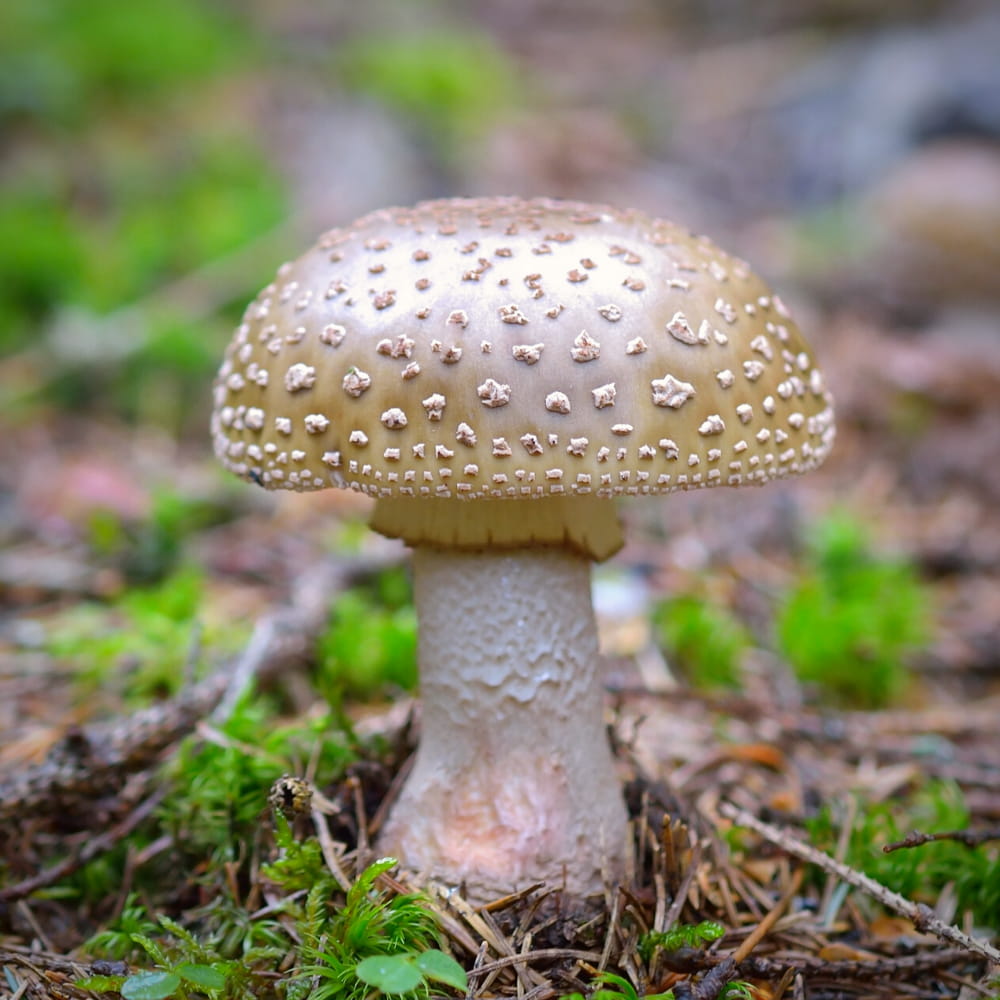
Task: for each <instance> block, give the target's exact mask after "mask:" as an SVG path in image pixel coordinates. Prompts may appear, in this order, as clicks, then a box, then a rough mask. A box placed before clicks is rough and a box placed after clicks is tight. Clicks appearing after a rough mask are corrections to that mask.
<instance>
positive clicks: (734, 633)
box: [653, 594, 750, 689]
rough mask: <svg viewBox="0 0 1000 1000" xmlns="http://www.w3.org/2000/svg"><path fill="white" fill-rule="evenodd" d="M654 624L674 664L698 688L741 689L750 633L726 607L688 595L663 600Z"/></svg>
mask: <svg viewBox="0 0 1000 1000" xmlns="http://www.w3.org/2000/svg"><path fill="white" fill-rule="evenodd" d="M653 627H654V629H655V632H656V635H657V638H658V640H659V642H660V644H661V645H662V646H663V648H664V649H665V650H666V652H667V655H668V657H669V659H670V660H671V663H672V664H676V665H677V667H678V668H679V669H680V670H681V671H682V672H683V674H684V676H685V677H687V679H688V680H689V681H690V682H691V683H692V684H693V685H694V686H695V687H697V688H701V689H713V688H738V687H739V686H740V660H741V658H742V656H743V653H744V652H745V651H746V649H747V648H748V646H749V645H750V636H749V633H748V632H747V630H746V629H745V628H744V627H743V625H742V624H740V622H739V621H738V620H737V619H736V618H735V617H733V615H731V614H730V613H729V612H728V611H727V610H726V609H725V608H722V607H720V606H718V605H716V604H713V603H711V602H710V601H709V600H707V599H706V598H703V597H700V596H696V595H693V594H692V595H686V596H683V597H676V598H673V599H670V600H666V601H662V602H660V603H659V604H658V605H657V606H656V608H655V609H654V611H653Z"/></svg>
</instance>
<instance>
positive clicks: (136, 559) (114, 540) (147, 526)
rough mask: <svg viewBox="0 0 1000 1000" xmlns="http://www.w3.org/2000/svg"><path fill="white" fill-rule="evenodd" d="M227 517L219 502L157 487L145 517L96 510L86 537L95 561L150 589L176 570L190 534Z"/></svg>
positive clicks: (227, 509)
mask: <svg viewBox="0 0 1000 1000" xmlns="http://www.w3.org/2000/svg"><path fill="white" fill-rule="evenodd" d="M231 516H232V510H231V509H230V507H229V506H227V505H224V504H223V503H222V501H221V500H218V499H214V498H213V499H202V498H200V497H195V496H191V495H189V494H185V493H180V492H178V491H177V490H175V489H173V488H171V487H165V486H160V487H159V488H156V489H154V490H153V493H152V504H151V509H150V511H149V515H148V517H145V518H143V519H140V520H130V519H127V518H124V517H122V516H121V515H119V514H117V513H115V512H113V511H111V510H108V509H106V508H98V509H96V510H94V511H93V512H92V513H91V514H90V517H89V520H88V523H87V536H86V537H87V542H88V544H89V545H90V548H91V551H92V552H93V553H94V555H95V556H96V557H97V559H98V560H100V561H101V562H103V563H110V564H112V565H114V566H116V567H117V568H119V569H120V570H121V571H122V573H123V574H124V576H125V578H126V579H127V580H128V581H129V582H131V583H139V584H146V585H150V584H154V583H157V582H159V581H161V580H163V579H164V578H165V577H166V576H168V575H169V574H170V573H172V572H173V571H174V570H175V569H177V567H178V565H179V563H180V561H181V558H182V556H183V554H184V550H185V546H186V544H187V543H188V541H189V540H190V539H191V538H192V536H193V535H194V534H195V533H197V532H199V531H203V530H204V529H205V528H208V527H211V526H212V525H214V524H219V523H222V522H224V521H226V520H228V519H229V518H230V517H231Z"/></svg>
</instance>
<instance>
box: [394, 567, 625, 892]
mask: <svg viewBox="0 0 1000 1000" xmlns="http://www.w3.org/2000/svg"><path fill="white" fill-rule="evenodd" d="M414 574H415V594H416V605H417V615H418V620H419V624H420V639H419V659H420V672H421V697H422V703H423V717H422V718H423V722H422V727H421V734H422V735H421V740H420V747H419V750H418V752H417V756H416V761H415V763H414V768H413V771H412V772H411V774H410V777H409V779H408V780H407V783H406V785H405V786H404V788H403V791H402V794H401V796H400V799H399V801H398V802H397V803H396V804H395V806H394V807H393V810H392V813H391V815H390V817H389V821H388V823H387V825H386V828H385V830H384V832H383V835H382V840H381V845H380V846H381V848H382V849H383V850H384V851H386V852H388V853H392V854H394V855H396V856H397V857H399V858H400V860H401V861H402V862H403V863H404V865H405V866H407V867H409V868H412V869H416V870H419V871H422V872H424V873H426V874H429V875H432V876H434V877H436V878H439V879H444V880H445V881H447V882H449V883H454V884H461V883H464V884H465V886H466V891H467V893H468V895H469V896H470V897H471V898H473V899H478V900H485V899H488V898H490V897H493V896H496V895H502V894H504V893H506V892H510V891H511V890H514V889H517V888H520V887H523V886H524V885H527V884H529V883H531V882H535V881H539V880H543V879H544V880H545V881H547V882H548V883H549V884H555V885H558V886H562V887H564V888H565V889H566V890H567V891H568V892H570V893H571V894H573V895H581V896H582V895H586V894H589V893H591V892H594V891H597V890H600V889H601V887H602V885H603V878H604V876H611V877H614V876H616V875H618V874H620V871H621V865H622V855H623V851H624V843H625V822H626V819H625V808H624V803H623V800H622V792H621V786H620V783H619V780H618V778H617V776H616V774H615V771H614V765H613V762H612V758H611V752H610V748H609V746H608V742H607V738H606V735H605V732H604V727H603V721H602V699H603V691H602V686H601V678H600V670H599V666H600V661H599V656H598V648H597V630H596V627H595V624H594V615H593V610H592V606H591V598H590V564H589V562H588V561H587V560H585V559H583V558H580V557H578V556H576V555H573V554H572V553H568V552H565V551H561V550H555V549H538V550H536V551H527V550H518V551H514V552H507V553H500V554H496V555H488V554H483V553H453V552H447V551H442V550H436V549H427V548H425V549H417V550H415V552H414Z"/></svg>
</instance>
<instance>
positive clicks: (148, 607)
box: [44, 567, 249, 705]
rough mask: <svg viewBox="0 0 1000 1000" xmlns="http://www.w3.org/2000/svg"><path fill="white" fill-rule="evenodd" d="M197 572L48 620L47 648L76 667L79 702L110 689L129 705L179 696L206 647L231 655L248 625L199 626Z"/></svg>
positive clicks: (202, 585)
mask: <svg viewBox="0 0 1000 1000" xmlns="http://www.w3.org/2000/svg"><path fill="white" fill-rule="evenodd" d="M204 593H205V581H204V576H203V574H202V573H201V571H200V570H198V569H195V568H192V567H185V568H182V569H180V570H178V571H177V572H175V573H174V574H172V575H171V576H169V577H168V578H167V579H165V580H164V581H163V582H162V583H159V584H157V585H156V586H151V587H138V586H137V587H130V588H129V589H127V590H126V591H125V592H124V593H123V594H122V595H121V596H120V597H119V598H117V599H116V600H115V601H113V602H112V603H110V604H104V603H98V602H87V603H80V604H77V605H75V606H73V607H71V608H68V609H66V611H64V612H62V613H61V614H59V615H58V616H56V617H54V618H52V619H49V620H47V621H46V631H47V637H46V640H45V644H44V645H45V650H46V652H48V653H49V655H51V656H53V657H54V658H56V659H57V660H59V661H61V662H65V663H71V664H72V665H73V668H74V670H73V682H74V684H75V685H76V686H77V688H78V689H79V691H80V693H81V696H83V695H87V694H88V693H92V692H94V691H96V690H98V689H101V690H104V691H108V690H114V691H115V692H116V693H117V694H118V695H119V696H120V697H121V698H123V699H124V701H125V702H126V703H127V704H130V705H144V704H148V702H149V701H150V700H151V699H153V698H157V697H163V696H165V695H170V694H176V693H177V691H179V690H180V687H181V685H182V684H183V683H184V682H185V680H189V679H190V677H188V676H186V675H187V674H189V673H191V672H195V673H196V672H197V668H198V667H199V666H200V656H199V655H198V647H199V645H200V643H201V642H202V641H203V642H204V643H206V644H207V645H210V646H211V648H212V653H213V656H218V655H221V654H225V653H226V652H235V651H236V650H237V649H239V648H240V647H241V645H242V644H243V643H244V642H245V641H246V637H247V633H248V631H249V626H248V625H247V624H243V623H236V622H231V621H228V622H225V623H219V624H217V625H207V626H203V625H202V621H201V617H200V616H201V614H202V612H203V600H204Z"/></svg>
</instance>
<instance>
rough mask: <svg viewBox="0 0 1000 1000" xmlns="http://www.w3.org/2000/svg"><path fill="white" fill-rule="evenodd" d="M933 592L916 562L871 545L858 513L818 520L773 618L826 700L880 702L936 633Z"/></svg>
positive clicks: (791, 655)
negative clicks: (932, 619)
mask: <svg viewBox="0 0 1000 1000" xmlns="http://www.w3.org/2000/svg"><path fill="white" fill-rule="evenodd" d="M930 608H931V600H930V595H929V593H928V592H927V590H926V588H925V587H924V586H923V585H922V584H921V583H920V581H919V580H918V578H917V575H916V573H915V572H914V570H913V568H912V567H911V566H909V565H908V564H906V563H905V562H904V561H902V560H899V559H893V558H889V557H886V556H883V555H880V554H878V553H876V552H875V551H874V549H873V548H872V546H871V544H870V542H869V540H868V538H867V535H866V532H865V530H864V528H863V527H862V526H861V525H860V524H859V522H858V521H857V520H856V519H854V518H853V517H851V516H849V515H846V514H843V513H838V514H833V515H831V516H830V517H828V518H827V519H825V520H824V521H821V522H819V524H817V525H816V527H815V530H814V533H813V535H812V538H811V540H810V543H809V548H808V551H807V554H806V560H805V568H804V571H803V572H802V574H801V575H800V577H799V580H798V582H797V583H796V584H795V585H794V586H793V587H792V588H791V590H790V591H789V593H788V594H787V596H786V598H785V600H784V602H783V603H782V606H781V608H780V609H779V612H778V617H777V621H776V625H775V630H776V635H777V640H778V647H779V649H780V651H781V653H782V654H783V655H784V656H785V657H786V658H787V659H788V661H789V663H791V665H792V667H793V668H794V670H795V672H796V674H797V675H798V676H799V677H800V678H801V679H802V680H803V681H804V682H805V683H807V684H810V685H814V686H815V687H816V688H817V689H818V690H819V691H820V692H821V694H822V697H823V698H824V700H827V701H832V702H834V703H836V704H839V705H843V706H847V707H853V708H881V707H884V706H886V705H889V704H891V703H892V702H894V701H896V700H897V699H898V698H899V697H900V695H901V694H902V693H903V692H904V690H905V688H906V685H907V680H908V674H907V667H906V660H907V657H908V656H910V655H911V654H912V653H913V652H914V651H915V650H917V649H918V648H919V647H920V646H921V645H922V644H924V643H926V642H927V640H928V639H929V637H930V632H931V624H930Z"/></svg>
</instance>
